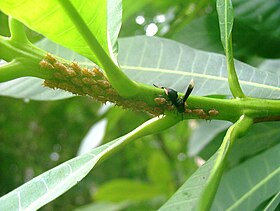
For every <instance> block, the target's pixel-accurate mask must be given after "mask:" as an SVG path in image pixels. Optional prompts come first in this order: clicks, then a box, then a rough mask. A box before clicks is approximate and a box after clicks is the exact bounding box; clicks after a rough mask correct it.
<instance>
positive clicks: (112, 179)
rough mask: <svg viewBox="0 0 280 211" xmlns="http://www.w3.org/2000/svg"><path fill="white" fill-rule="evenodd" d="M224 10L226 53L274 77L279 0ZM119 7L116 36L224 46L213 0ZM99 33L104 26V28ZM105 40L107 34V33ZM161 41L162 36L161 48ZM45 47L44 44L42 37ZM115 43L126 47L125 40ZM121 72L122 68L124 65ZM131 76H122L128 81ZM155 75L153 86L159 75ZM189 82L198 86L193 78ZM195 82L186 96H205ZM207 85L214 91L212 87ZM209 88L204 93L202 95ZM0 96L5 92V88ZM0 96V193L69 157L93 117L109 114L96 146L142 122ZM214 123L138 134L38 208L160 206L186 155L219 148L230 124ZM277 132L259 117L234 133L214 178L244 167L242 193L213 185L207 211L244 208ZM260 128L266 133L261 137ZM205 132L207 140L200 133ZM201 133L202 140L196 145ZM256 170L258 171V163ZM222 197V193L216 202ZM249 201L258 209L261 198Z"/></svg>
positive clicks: (186, 165)
mask: <svg viewBox="0 0 280 211" xmlns="http://www.w3.org/2000/svg"><path fill="white" fill-rule="evenodd" d="M233 7H234V11H235V23H234V31H233V48H234V56H235V58H236V59H239V60H241V61H244V62H246V63H248V64H250V65H251V66H252V67H254V73H255V75H256V78H261V76H260V75H258V74H261V73H258V71H259V70H265V71H267V72H268V73H267V75H269V74H270V73H271V74H275V73H277V74H279V71H280V69H279V64H280V62H279V56H280V51H279V46H280V26H279V24H277V23H279V22H280V15H279V14H280V6H279V2H278V1H277V0H269V1H266V2H265V5H264V1H261V0H260V1H255V0H251V1H245V0H235V1H233ZM255 8H258V10H255ZM123 11H124V13H123V25H122V29H121V32H120V36H121V37H127V36H134V35H144V34H146V35H149V36H151V35H157V36H162V37H165V38H169V39H173V40H175V41H179V42H181V43H184V44H187V45H188V46H190V47H193V48H196V49H200V50H204V51H207V52H213V53H222V52H223V49H222V45H221V43H220V36H219V26H218V18H217V14H216V10H215V2H214V1H203V0H200V1H179V0H177V1H150V0H143V1H137V2H135V1H131V0H124V1H123ZM251 11H255V12H251ZM0 21H1V22H0V24H1V27H0V34H1V35H5V36H7V35H8V34H9V31H8V25H7V17H6V16H5V15H4V14H2V13H1V15H0ZM103 30H105V29H104V28H103ZM26 31H27V35H28V37H29V38H30V40H31V41H32V42H34V43H36V42H37V41H41V43H40V44H38V45H39V46H40V45H44V44H42V42H45V40H41V38H42V36H41V35H39V34H37V33H35V32H33V31H32V30H30V29H26ZM103 33H104V31H103ZM114 38H115V37H114V36H113V38H112V39H114ZM47 42H48V41H47ZM104 42H105V41H104ZM156 42H157V41H156V40H155V43H156ZM260 43H262V45H260ZM167 44H168V42H166V43H165V44H164V46H166V45H167ZM48 45H49V46H48V47H49V48H50V44H49V42H48ZM45 46H46V45H45ZM123 46H124V47H125V45H123ZM157 46H159V45H155V46H154V48H153V49H154V50H156V51H157V50H160V48H159V49H157ZM54 47H57V46H54ZM121 47H122V45H121ZM140 47H143V45H140V46H139V52H140V53H141V49H140ZM106 48H107V46H106ZM63 52H64V51H63ZM66 57H67V56H66ZM122 57H123V58H125V55H120V60H121V58H122ZM147 58H148V57H147ZM202 59H203V57H202ZM147 63H149V61H147ZM122 64H123V65H124V66H126V67H127V66H129V65H131V66H132V65H134V64H131V63H130V64H126V63H125V62H123V63H122ZM123 69H124V71H126V73H129V70H127V69H126V68H125V67H124V68H123ZM133 75H134V74H131V76H132V77H133ZM143 75H144V74H142V75H140V76H139V75H138V76H139V78H137V79H138V80H140V81H141V78H142V79H143V78H144V79H143V81H145V80H146V79H145V78H147V77H150V75H148V76H145V75H144V76H143ZM165 77H167V78H168V77H169V76H168V75H166V76H165ZM245 77H246V76H245ZM248 77H249V76H248ZM271 77H272V76H271ZM268 78H269V77H268ZM262 79H263V78H262ZM158 80H159V81H158V82H160V81H162V80H164V78H163V79H162V78H159V79H158ZM182 80H183V79H182ZM197 81H198V85H199V83H200V81H199V80H197ZM167 83H171V81H167ZM201 84H203V82H201ZM167 86H168V84H167ZM209 86H210V85H209ZM184 87H185V83H182V82H180V83H179V81H178V83H177V85H176V84H175V88H176V89H178V90H180V91H183V89H184ZM203 88H204V89H203ZM203 88H201V90H196V93H195V94H198V95H205V94H207V92H208V91H209V90H208V89H206V88H207V87H206V88H205V87H203ZM20 89H21V90H24V89H23V88H20ZM2 90H3V89H2ZM213 90H214V91H215V90H216V89H215V88H213ZM248 90H250V87H249V88H248ZM199 91H200V92H199ZM203 91H204V92H203ZM210 91H211V90H210ZM218 93H219V92H218ZM218 93H211V92H208V94H211V95H217V94H218ZM252 93H253V92H252ZM255 93H256V95H257V94H260V95H261V96H262V97H263V96H267V93H266V92H260V91H258V90H256V92H255ZM0 94H1V95H8V94H4V92H1V93H0ZM221 94H222V95H224V96H223V97H225V95H228V94H229V92H226V91H225V92H224V93H221ZM253 95H254V93H253ZM272 96H273V97H274V98H279V94H278V92H274V95H272ZM216 97H217V96H216ZM219 97H221V96H219ZM0 100H1V104H0V112H1V116H0V125H1V127H0V140H1V142H0V159H1V165H0V177H1V184H0V195H4V194H5V193H7V192H9V191H11V190H13V189H14V188H16V187H18V186H19V185H21V184H23V183H24V182H26V181H28V180H30V179H31V178H33V177H34V176H35V175H39V174H40V173H43V172H45V171H46V170H47V169H51V168H53V167H54V166H56V165H58V164H60V163H62V162H64V161H66V160H68V159H70V158H72V157H74V156H76V154H77V152H78V149H79V146H80V144H81V140H82V139H83V138H84V137H85V135H86V134H87V133H88V131H89V129H90V127H91V126H92V125H95V124H96V123H97V122H98V121H99V120H100V119H102V118H106V119H107V120H108V125H107V127H106V133H105V136H104V139H103V140H102V143H106V142H108V141H110V140H113V139H115V138H117V137H119V136H121V135H124V134H126V133H127V132H129V131H131V130H133V129H134V128H136V127H137V126H138V125H140V124H141V123H143V122H144V121H146V120H147V119H149V116H148V115H147V114H145V113H141V112H132V111H128V110H121V109H119V108H115V107H114V108H109V110H108V111H106V112H105V113H103V114H100V113H98V111H99V110H100V109H101V105H100V104H99V103H96V102H94V101H92V100H90V99H88V98H84V97H75V98H70V99H65V100H59V101H48V102H45V101H32V100H31V101H30V100H29V99H28V98H26V99H25V100H17V99H11V98H8V97H4V96H2V97H1V98H0ZM215 124H216V123H215V122H211V123H210V122H205V121H203V122H201V121H193V120H192V121H188V122H186V121H184V122H181V123H180V124H178V125H176V126H175V127H173V128H170V129H169V130H167V131H165V132H163V133H161V134H158V135H152V136H148V137H145V138H142V139H141V140H139V141H136V142H134V143H132V144H130V145H128V146H127V147H126V148H125V149H123V150H122V151H121V152H119V153H116V154H115V155H114V156H113V157H111V158H110V159H109V160H106V161H105V162H103V163H102V165H101V166H98V167H97V168H96V169H95V170H94V171H93V172H91V173H90V174H89V175H88V176H87V177H86V178H85V179H84V180H82V181H81V182H80V183H79V185H77V186H76V187H74V188H73V189H71V190H70V191H68V192H67V193H66V194H64V195H63V196H61V197H60V198H58V199H56V200H55V201H53V202H51V203H49V204H47V205H46V206H44V207H43V208H42V210H54V209H55V210H59V209H62V208H63V209H66V210H74V209H77V210H86V209H93V208H96V207H97V208H98V209H107V210H123V209H124V210H149V209H156V208H159V207H160V206H161V205H162V204H163V203H164V202H165V201H166V200H167V199H168V198H169V197H170V196H171V195H172V194H173V193H174V192H175V191H176V190H177V189H178V188H179V187H181V185H182V184H183V183H184V182H185V181H186V179H187V178H189V177H190V176H191V175H192V173H194V171H195V170H196V169H197V167H198V163H197V162H196V161H197V160H196V159H195V158H196V157H195V156H200V157H202V158H203V159H205V160H207V159H209V158H210V157H211V156H212V155H213V154H214V153H215V151H216V150H217V149H218V147H219V145H220V143H221V140H222V137H223V136H224V134H225V129H226V128H227V127H228V126H229V125H230V124H228V123H224V122H222V123H220V124H219V123H217V125H215ZM213 125H214V126H213ZM209 128H210V129H209ZM213 128H215V130H214V129H213ZM278 128H279V123H261V124H259V125H255V126H254V127H253V128H252V129H251V130H250V131H249V134H248V136H247V137H246V139H243V140H246V141H242V138H241V139H238V141H237V144H236V146H235V148H233V151H232V154H231V155H230V159H229V160H230V161H229V169H228V171H227V172H226V174H225V176H224V178H223V180H222V184H228V183H229V184H234V182H235V180H234V179H235V178H236V176H235V175H236V174H240V172H241V171H242V172H243V171H244V172H245V173H244V175H246V177H247V179H248V180H245V181H244V184H243V183H242V184H243V185H242V187H245V186H246V185H248V184H249V185H248V187H247V189H244V190H240V189H236V190H235V187H240V183H238V184H237V185H236V186H235V187H234V185H232V186H230V187H227V186H221V187H222V188H221V189H219V190H218V195H217V200H216V201H215V202H214V205H213V209H214V210H215V209H219V208H220V209H222V208H221V207H223V206H229V207H230V206H231V208H232V209H234V208H236V207H237V208H238V206H239V205H240V204H241V205H240V206H243V205H242V202H243V201H242V200H243V198H242V196H243V195H244V194H245V193H246V191H248V189H250V188H252V187H255V186H256V184H259V181H262V180H263V179H262V178H264V177H265V173H267V172H266V170H267V169H269V170H267V171H268V172H271V171H279V170H278V169H279V165H278V164H277V163H275V159H276V158H277V156H279V153H278V152H279V139H280V137H279V131H278ZM262 131H267V132H266V133H262ZM209 133H211V136H210V135H208V134H209ZM199 134H200V136H199ZM209 136H210V137H209ZM202 137H207V138H204V139H203V141H202V140H201V139H202ZM240 149H250V150H249V151H247V150H240ZM275 155H277V156H275ZM276 160H277V159H276ZM267 164H269V165H267ZM210 165H211V163H210ZM158 166H160V167H161V169H160V170H161V171H159V169H158V168H157V167H158ZM255 166H258V167H257V171H258V175H259V177H256V174H253V175H250V173H248V174H247V173H246V172H247V170H246V169H250V168H252V170H251V172H254V168H255ZM262 166H266V167H265V168H262ZM236 172H237V173H236ZM276 173H277V174H276V176H275V177H277V175H278V176H279V173H278V172H276ZM254 177H256V178H254ZM228 181H230V182H228ZM271 181H272V184H265V185H267V186H268V187H270V186H271V187H279V185H277V184H276V183H275V182H273V181H274V180H271ZM278 183H279V182H278ZM166 184H168V185H166ZM123 187H130V189H129V190H126V191H124V190H123V191H124V192H123V193H122V194H120V191H122V188H123ZM223 188H225V189H226V190H224V189H223ZM260 188H261V187H260ZM242 191H243V192H242ZM277 191H278V192H279V189H276V190H275V192H277ZM109 193H110V194H109ZM225 193H227V194H225ZM255 193H259V192H257V191H256V192H255ZM255 193H253V194H252V195H250V196H251V197H252V198H251V199H250V200H254V199H255V200H256V198H254V194H255ZM225 195H226V196H229V195H230V196H231V197H227V198H226V199H225V198H224V196H225ZM131 196H133V197H131ZM276 196H277V195H276ZM122 197H123V198H122ZM262 197H263V198H262V199H261V200H263V201H264V200H266V201H269V200H270V199H274V198H273V196H271V195H264V196H262ZM238 199H239V201H240V204H237V205H235V204H234V203H233V202H234V201H238ZM276 199H277V198H276ZM225 200H228V201H226V204H223V205H221V202H224V201H225ZM93 202H94V203H93ZM245 202H246V201H245ZM260 202H262V201H260ZM85 205H86V206H85ZM256 205H258V204H256ZM235 206H236V207H235ZM246 206H247V205H246V203H244V207H242V208H244V209H243V210H246ZM258 206H259V209H261V208H263V207H264V206H265V204H259V205H258Z"/></svg>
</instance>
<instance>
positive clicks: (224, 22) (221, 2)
mask: <svg viewBox="0 0 280 211" xmlns="http://www.w3.org/2000/svg"><path fill="white" fill-rule="evenodd" d="M217 12H218V17H219V24H220V32H221V41H222V44H223V47H224V49H226V48H227V47H226V45H227V44H226V43H227V42H228V41H229V38H230V36H231V31H232V27H233V7H232V3H231V0H217Z"/></svg>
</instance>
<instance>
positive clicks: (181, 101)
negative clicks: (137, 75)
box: [153, 80, 219, 119]
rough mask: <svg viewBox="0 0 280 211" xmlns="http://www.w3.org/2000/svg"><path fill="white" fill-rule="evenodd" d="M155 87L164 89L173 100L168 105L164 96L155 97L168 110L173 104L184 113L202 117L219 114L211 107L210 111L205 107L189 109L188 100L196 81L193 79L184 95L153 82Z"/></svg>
mask: <svg viewBox="0 0 280 211" xmlns="http://www.w3.org/2000/svg"><path fill="white" fill-rule="evenodd" d="M153 85H154V86H155V87H157V88H160V89H163V90H164V94H165V95H166V96H167V99H168V100H169V101H170V102H171V106H170V104H169V105H168V103H167V101H166V99H165V98H163V97H156V98H154V101H155V103H156V104H158V105H162V106H166V107H167V109H168V110H172V108H173V106H174V107H175V108H176V110H177V112H178V113H181V114H184V113H188V114H194V115H197V116H198V117H199V118H201V119H210V118H211V117H213V116H216V115H218V114H219V112H218V111H217V110H215V109H211V110H209V111H204V110H203V109H200V108H196V109H189V108H187V107H186V101H187V99H188V97H189V96H190V94H191V92H192V90H193V89H194V81H193V80H191V82H190V83H189V85H188V88H187V90H186V92H185V95H184V96H183V97H179V96H178V92H177V91H175V90H174V89H171V88H167V87H163V86H158V85H155V84H153Z"/></svg>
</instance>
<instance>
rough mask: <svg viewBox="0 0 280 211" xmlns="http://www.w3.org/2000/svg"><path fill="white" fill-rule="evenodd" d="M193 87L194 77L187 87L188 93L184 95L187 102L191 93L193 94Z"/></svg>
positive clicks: (184, 100)
mask: <svg viewBox="0 0 280 211" xmlns="http://www.w3.org/2000/svg"><path fill="white" fill-rule="evenodd" d="M193 88H194V81H193V79H192V80H191V81H190V83H189V86H188V88H187V91H186V93H185V95H184V97H183V102H186V100H187V99H188V97H189V96H190V94H191V92H192V90H193Z"/></svg>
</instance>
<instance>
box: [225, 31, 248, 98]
mask: <svg viewBox="0 0 280 211" xmlns="http://www.w3.org/2000/svg"><path fill="white" fill-rule="evenodd" d="M225 52H226V59H227V70H228V83H229V88H230V91H231V93H232V95H233V96H234V97H235V98H236V97H238V98H244V97H246V96H245V94H244V93H243V91H242V89H241V86H240V83H239V80H238V77H237V74H236V71H235V66H234V59H233V50H232V33H231V35H230V37H229V38H228V41H227V42H226V49H225Z"/></svg>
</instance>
